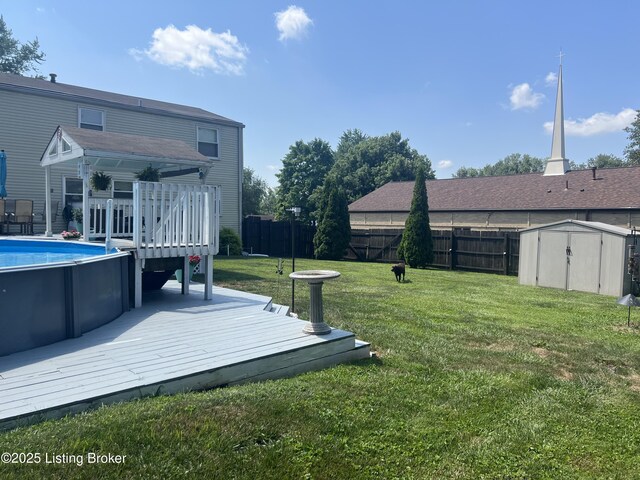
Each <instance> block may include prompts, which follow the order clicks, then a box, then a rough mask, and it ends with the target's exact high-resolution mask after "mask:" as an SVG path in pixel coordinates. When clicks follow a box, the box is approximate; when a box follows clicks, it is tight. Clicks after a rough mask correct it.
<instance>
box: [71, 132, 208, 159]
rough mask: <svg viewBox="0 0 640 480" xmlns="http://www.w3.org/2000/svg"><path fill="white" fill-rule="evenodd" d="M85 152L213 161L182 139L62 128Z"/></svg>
mask: <svg viewBox="0 0 640 480" xmlns="http://www.w3.org/2000/svg"><path fill="white" fill-rule="evenodd" d="M61 128H62V130H63V131H65V132H66V133H68V134H69V135H70V136H71V138H72V139H73V140H74V141H75V142H77V143H78V145H80V146H81V147H82V148H83V149H84V150H85V152H87V151H90V152H109V153H118V154H124V155H136V156H144V157H153V158H169V159H175V160H186V161H190V162H201V163H202V164H210V163H211V161H210V160H209V159H208V158H207V157H205V156H204V155H201V154H200V153H199V152H198V151H197V150H195V149H194V148H193V147H190V146H189V145H187V144H186V143H185V142H183V141H181V140H169V139H166V138H159V137H145V136H143V135H129V134H126V133H112V132H101V131H97V130H88V129H85V128H76V127H61Z"/></svg>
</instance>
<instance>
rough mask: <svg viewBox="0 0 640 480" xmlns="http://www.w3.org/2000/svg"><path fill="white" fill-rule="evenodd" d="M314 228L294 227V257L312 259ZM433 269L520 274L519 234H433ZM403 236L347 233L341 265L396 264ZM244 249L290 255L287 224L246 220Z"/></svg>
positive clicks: (377, 232)
mask: <svg viewBox="0 0 640 480" xmlns="http://www.w3.org/2000/svg"><path fill="white" fill-rule="evenodd" d="M315 230H316V228H315V227H313V226H308V225H299V224H296V233H295V242H296V257H302V258H313V235H314V234H315ZM431 234H432V238H433V250H434V257H435V258H434V262H433V264H432V266H434V267H441V268H448V269H452V270H470V271H478V272H493V273H500V274H503V275H517V274H518V252H519V250H520V233H519V232H484V231H471V230H454V231H450V230H432V231H431ZM401 239H402V230H398V229H383V228H372V229H367V230H356V229H354V230H351V242H350V244H349V248H348V250H347V253H346V255H345V259H349V260H360V261H374V262H397V261H398V246H399V245H400V240H401ZM242 245H243V249H244V250H245V251H247V252H249V253H263V254H266V255H270V256H273V257H288V256H290V255H291V223H290V222H288V221H285V222H274V221H271V220H264V219H261V218H260V217H247V218H245V219H244V222H243V227H242Z"/></svg>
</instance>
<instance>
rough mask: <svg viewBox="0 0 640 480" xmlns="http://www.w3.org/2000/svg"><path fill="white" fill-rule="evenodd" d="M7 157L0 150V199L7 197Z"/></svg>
mask: <svg viewBox="0 0 640 480" xmlns="http://www.w3.org/2000/svg"><path fill="white" fill-rule="evenodd" d="M6 183H7V155H6V154H5V153H4V150H0V198H4V197H6V196H7V188H6Z"/></svg>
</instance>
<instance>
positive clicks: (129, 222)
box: [89, 197, 133, 239]
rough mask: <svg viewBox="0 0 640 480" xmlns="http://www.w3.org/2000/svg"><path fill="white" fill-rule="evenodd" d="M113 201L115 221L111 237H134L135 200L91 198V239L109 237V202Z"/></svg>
mask: <svg viewBox="0 0 640 480" xmlns="http://www.w3.org/2000/svg"><path fill="white" fill-rule="evenodd" d="M108 200H112V202H113V207H112V212H113V217H112V218H113V221H112V222H111V224H112V226H111V236H112V237H114V238H116V237H117V238H132V237H133V200H131V199H130V198H114V199H107V198H93V197H91V198H89V215H90V223H89V238H90V239H95V238H104V237H106V236H107V201H108Z"/></svg>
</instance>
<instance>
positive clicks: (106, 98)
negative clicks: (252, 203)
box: [0, 73, 242, 126]
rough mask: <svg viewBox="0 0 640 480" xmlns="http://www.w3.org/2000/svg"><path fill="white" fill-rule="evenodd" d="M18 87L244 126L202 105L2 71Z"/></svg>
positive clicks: (4, 81)
mask: <svg viewBox="0 0 640 480" xmlns="http://www.w3.org/2000/svg"><path fill="white" fill-rule="evenodd" d="M2 87H4V88H14V89H18V90H28V91H31V92H33V93H39V94H42V95H53V96H58V97H69V98H73V97H77V98H79V99H86V100H87V101H94V102H95V101H97V102H106V103H114V104H118V105H121V106H123V107H125V108H139V109H140V110H143V111H144V110H153V111H157V112H165V113H169V114H173V115H184V116H187V117H193V118H196V119H198V118H199V119H202V120H208V121H214V122H222V123H227V124H233V125H238V126H242V124H241V123H240V122H236V121H235V120H231V119H229V118H226V117H222V116H220V115H216V114H215V113H211V112H208V111H206V110H203V109H201V108H196V107H189V106H186V105H179V104H176V103H169V102H161V101H158V100H151V99H148V98H141V97H133V96H130V95H121V94H119V93H112V92H105V91H102V90H94V89H92V88H85V87H78V86H75V85H68V84H65V83H58V82H55V83H53V82H50V81H48V80H42V79H39V78H31V77H23V76H21V75H15V74H12V73H0V88H2Z"/></svg>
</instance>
